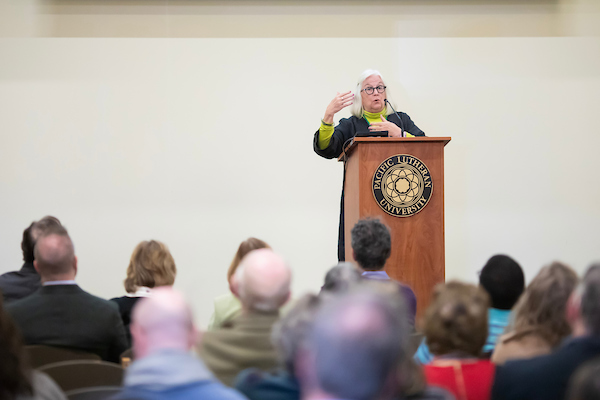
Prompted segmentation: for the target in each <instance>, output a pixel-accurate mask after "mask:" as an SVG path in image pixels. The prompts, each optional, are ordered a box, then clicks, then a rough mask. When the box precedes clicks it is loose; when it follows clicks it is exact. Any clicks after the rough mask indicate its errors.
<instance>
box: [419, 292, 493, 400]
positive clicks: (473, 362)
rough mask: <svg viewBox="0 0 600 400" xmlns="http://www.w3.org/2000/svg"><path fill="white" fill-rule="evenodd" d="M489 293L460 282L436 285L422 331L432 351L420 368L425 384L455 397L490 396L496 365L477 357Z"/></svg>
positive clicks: (478, 399) (482, 399) (461, 399)
mask: <svg viewBox="0 0 600 400" xmlns="http://www.w3.org/2000/svg"><path fill="white" fill-rule="evenodd" d="M489 304H490V298H489V295H488V294H487V293H486V292H485V290H483V289H482V288H481V287H477V286H475V285H468V284H466V283H460V282H449V283H447V284H440V285H438V286H436V288H435V290H434V293H433V300H432V302H431V304H430V305H429V307H428V308H427V310H426V311H425V323H424V327H423V333H424V334H425V337H426V338H427V344H428V345H429V349H430V350H431V352H432V353H433V354H434V356H435V357H434V359H433V361H432V362H431V363H430V364H427V365H425V366H424V367H423V370H424V372H425V377H426V379H427V383H428V384H429V385H431V386H438V387H441V388H443V389H446V390H448V391H449V392H451V393H452V394H453V395H454V397H456V400H487V399H489V398H490V395H491V389H492V383H493V381H494V375H495V372H496V370H495V367H494V364H492V362H491V361H490V360H486V359H480V358H479V355H480V354H481V349H482V348H483V345H484V344H485V341H486V338H487V331H488V308H489Z"/></svg>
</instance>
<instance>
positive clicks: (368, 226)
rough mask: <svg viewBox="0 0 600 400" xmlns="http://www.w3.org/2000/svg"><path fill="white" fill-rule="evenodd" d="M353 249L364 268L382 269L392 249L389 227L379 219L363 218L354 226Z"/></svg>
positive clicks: (358, 261)
mask: <svg viewBox="0 0 600 400" xmlns="http://www.w3.org/2000/svg"><path fill="white" fill-rule="evenodd" d="M352 249H353V250H354V258H355V259H356V262H357V263H358V265H360V267H361V268H362V269H365V270H371V271H376V270H380V269H382V268H383V267H384V266H385V262H386V261H387V259H388V258H389V256H390V253H391V251H392V238H391V236H390V231H389V229H388V228H387V226H385V225H384V224H383V222H381V221H380V220H378V219H371V218H368V219H361V220H360V221H358V222H357V223H356V225H354V227H353V228H352Z"/></svg>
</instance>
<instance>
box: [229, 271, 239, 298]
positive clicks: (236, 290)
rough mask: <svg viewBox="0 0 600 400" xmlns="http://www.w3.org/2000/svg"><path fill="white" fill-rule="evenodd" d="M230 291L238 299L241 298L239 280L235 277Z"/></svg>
mask: <svg viewBox="0 0 600 400" xmlns="http://www.w3.org/2000/svg"><path fill="white" fill-rule="evenodd" d="M229 290H231V293H233V295H234V296H235V297H237V298H238V299H239V298H240V292H239V284H238V281H237V279H235V276H233V277H232V278H231V282H229Z"/></svg>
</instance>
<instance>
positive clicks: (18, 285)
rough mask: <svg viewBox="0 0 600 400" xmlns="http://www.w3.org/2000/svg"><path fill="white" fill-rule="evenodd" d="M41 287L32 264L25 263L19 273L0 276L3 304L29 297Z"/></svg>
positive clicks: (13, 272) (14, 272)
mask: <svg viewBox="0 0 600 400" xmlns="http://www.w3.org/2000/svg"><path fill="white" fill-rule="evenodd" d="M41 286H42V284H41V282H40V276H39V275H38V273H37V272H36V270H35V268H34V267H33V263H25V264H23V266H22V267H21V270H20V271H12V272H7V273H5V274H2V275H1V276H0V290H1V291H2V296H3V298H4V304H5V305H6V304H8V303H10V302H13V301H15V300H19V299H22V298H24V297H27V296H29V295H30V294H32V293H33V292H35V291H36V290H38V289H39V288H40V287H41Z"/></svg>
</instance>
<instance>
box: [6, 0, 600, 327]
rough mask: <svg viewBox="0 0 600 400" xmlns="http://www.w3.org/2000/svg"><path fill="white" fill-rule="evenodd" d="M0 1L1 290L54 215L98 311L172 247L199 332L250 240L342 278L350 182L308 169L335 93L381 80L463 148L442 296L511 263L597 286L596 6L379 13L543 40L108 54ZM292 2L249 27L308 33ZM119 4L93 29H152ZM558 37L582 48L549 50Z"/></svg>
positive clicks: (449, 207)
mask: <svg viewBox="0 0 600 400" xmlns="http://www.w3.org/2000/svg"><path fill="white" fill-rule="evenodd" d="M3 1H4V3H3V4H2V5H1V6H0V9H2V10H4V11H6V10H8V11H9V13H8V14H5V15H11V14H10V13H12V15H13V16H18V17H19V18H21V23H19V24H15V23H14V22H13V25H12V27H11V28H10V29H9V28H6V26H5V31H4V34H3V36H4V38H2V39H0V60H1V62H0V210H2V211H1V212H0V272H5V271H9V270H13V269H16V268H18V267H19V266H20V264H21V261H20V257H21V254H20V248H19V244H20V239H21V233H22V230H23V229H24V228H25V227H26V226H27V225H28V224H29V223H30V222H31V221H32V220H34V219H38V218H40V217H42V216H43V215H46V214H52V215H56V216H57V217H59V218H60V219H61V221H63V223H64V224H65V225H66V226H67V228H68V229H69V230H70V233H71V236H72V237H73V240H74V242H75V246H76V251H77V254H78V256H79V259H80V275H79V278H78V280H79V282H80V284H81V285H82V287H84V288H85V289H87V290H89V291H91V292H92V293H94V294H97V295H99V296H102V297H107V298H108V297H112V296H118V295H121V294H122V292H123V289H122V280H123V279H124V277H125V268H126V266H127V264H128V261H129V256H130V254H131V251H132V250H133V248H134V246H135V245H136V244H137V243H138V242H139V241H140V240H144V239H150V238H154V239H158V240H161V241H164V242H165V243H167V245H168V246H169V247H170V249H171V251H172V253H173V255H174V257H175V261H176V263H177V266H178V269H179V273H178V276H177V282H176V286H177V287H178V288H180V289H182V290H184V291H185V292H186V293H187V294H188V296H189V297H190V299H191V300H192V301H193V303H194V307H195V310H196V313H197V315H198V317H199V321H200V322H201V324H202V325H203V324H205V323H206V322H207V321H208V318H209V316H210V313H211V307H212V305H211V299H212V298H213V297H215V296H216V295H218V294H220V293H222V292H224V291H225V290H226V287H227V286H226V282H225V272H226V268H227V266H228V265H229V262H230V260H231V257H232V256H233V253H234V252H235V249H236V248H237V245H238V244H239V242H240V241H241V240H243V239H245V238H246V237H248V236H257V237H259V238H262V239H264V240H266V241H267V242H269V243H271V244H272V245H273V247H274V248H275V249H276V250H278V251H279V252H281V253H282V254H283V255H284V256H285V257H286V258H287V259H288V260H289V261H290V263H291V265H292V267H293V269H294V274H295V276H294V289H295V291H296V292H297V293H301V292H303V291H306V290H316V289H318V288H319V287H320V284H321V281H322V277H323V274H324V272H325V271H326V269H327V268H328V267H329V266H331V265H333V264H334V263H335V261H336V259H335V257H336V243H337V223H338V207H339V194H340V189H341V178H342V169H341V165H339V164H338V163H336V162H335V161H331V160H324V159H321V158H319V157H318V156H316V155H315V154H314V153H313V151H312V148H311V146H312V134H313V132H314V131H315V130H316V128H317V127H318V123H319V118H321V116H322V114H323V112H324V109H325V106H326V105H327V103H328V102H329V100H330V99H331V98H332V96H333V95H335V92H336V91H342V90H350V89H351V88H352V86H353V83H354V82H355V79H356V77H357V76H358V74H359V73H360V72H361V71H362V70H363V69H365V68H367V67H375V68H378V69H380V70H381V71H382V73H383V74H384V76H385V77H386V79H387V84H388V86H390V87H391V88H392V89H393V90H394V95H395V98H396V101H397V102H398V103H399V104H400V108H401V109H402V110H403V111H405V112H407V113H408V114H409V115H410V116H411V117H412V118H413V120H415V121H416V123H417V124H418V125H419V126H420V127H421V128H422V129H423V130H424V131H425V132H426V133H427V135H428V136H452V138H453V139H452V142H450V143H449V145H448V146H447V147H446V153H445V156H446V162H445V167H446V196H445V200H446V275H447V278H459V279H464V280H468V281H475V279H476V271H478V270H479V269H480V268H481V266H482V265H483V263H484V262H485V261H486V259H487V258H488V257H489V256H491V255H492V254H494V253H498V252H504V253H507V254H510V255H512V256H514V257H515V258H516V259H517V260H518V261H519V262H521V264H522V265H523V267H524V268H525V270H526V275H527V278H528V280H530V279H531V278H532V277H533V275H534V274H535V273H536V271H537V270H538V269H539V267H540V266H541V265H543V264H544V263H547V262H549V261H551V260H553V259H561V260H563V261H566V262H568V263H571V264H572V265H573V266H574V267H575V268H576V269H577V270H578V271H583V270H584V269H585V268H586V266H587V265H588V264H589V262H591V261H593V260H595V259H598V258H600V257H599V254H598V250H597V248H598V246H597V245H596V241H597V239H598V235H597V233H596V232H597V226H600V211H599V210H600V208H599V207H598V206H597V203H598V201H599V200H600V188H599V185H598V178H597V177H596V174H595V172H596V170H598V169H599V168H600V160H599V159H598V157H596V154H595V153H596V149H597V148H600V139H599V137H598V134H597V132H598V122H597V121H598V119H597V105H598V104H600V51H599V50H600V38H599V37H598V36H597V34H596V32H595V31H594V30H593V29H595V28H590V27H591V26H592V24H590V22H589V21H590V5H589V4H590V3H586V2H583V4H579V3H578V4H579V8H577V7H575V5H573V2H553V1H548V2H535V1H532V2H531V3H530V4H529V8H528V10H531V9H533V10H534V11H535V12H537V14H535V13H534V16H532V15H530V14H531V12H530V13H528V12H524V11H523V9H522V8H519V7H517V6H514V5H513V6H511V7H509V8H501V7H500V9H499V11H498V10H497V9H498V7H499V6H497V5H496V4H495V3H494V2H484V3H485V4H484V5H483V6H482V7H483V10H484V11H485V13H483V15H482V16H481V18H480V19H477V18H474V17H473V13H472V12H471V13H469V9H467V10H464V11H465V13H464V14H462V13H461V12H456V8H455V9H453V10H454V11H453V13H450V15H448V14H447V13H445V11H444V10H446V9H447V8H444V7H445V6H442V5H437V3H435V2H431V3H430V4H431V7H432V8H429V9H428V10H429V13H428V14H427V13H425V14H423V13H420V12H419V10H413V11H412V14H411V11H410V7H413V8H414V7H416V6H414V5H413V3H411V2H399V4H400V5H393V4H392V5H390V4H388V3H386V4H387V5H386V7H388V8H390V7H391V9H392V11H393V10H395V9H396V8H398V7H401V8H402V7H403V8H402V9H401V10H400V11H402V13H400V11H398V12H399V14H398V15H397V16H395V17H394V16H392V17H389V15H388V14H389V13H387V12H386V9H385V7H384V8H383V9H381V10H380V11H377V13H381V14H382V15H383V14H385V15H386V18H388V19H389V18H392V20H389V21H388V20H386V21H388V22H389V23H390V24H392V23H394V21H396V23H400V22H401V21H403V20H410V16H411V15H413V16H415V18H416V17H418V16H419V17H420V18H421V20H425V19H426V20H427V21H429V22H428V23H425V25H426V26H433V24H432V23H430V22H431V21H433V20H435V19H436V18H441V19H442V20H443V21H444V24H442V25H443V26H448V27H454V29H455V30H457V29H458V27H459V26H460V24H462V23H465V21H466V23H472V24H475V25H476V23H477V21H480V22H481V21H487V20H490V19H491V18H493V17H494V15H496V16H497V18H498V19H499V20H502V21H505V22H506V18H508V20H509V21H512V20H516V19H522V18H525V19H530V20H532V21H537V22H538V26H539V29H538V30H536V29H534V28H531V27H529V28H528V29H530V30H531V31H532V32H533V33H535V32H538V33H541V34H540V35H535V34H531V35H528V36H532V37H514V35H509V34H502V32H506V30H507V29H504V30H503V31H502V32H501V34H499V35H493V34H489V31H486V32H488V33H487V34H485V35H483V36H482V37H477V35H476V34H475V33H474V34H472V35H471V36H473V37H468V36H469V35H459V36H463V37H456V36H453V35H451V30H448V31H444V32H441V33H439V34H438V35H437V36H436V35H435V34H433V33H435V31H433V30H429V31H423V33H422V34H421V35H413V36H411V35H407V34H396V33H394V31H393V29H392V30H391V31H390V32H392V33H390V34H382V35H381V37H377V38H376V39H373V38H370V37H368V36H369V35H368V34H365V37H358V38H357V37H351V35H348V34H341V35H339V37H335V35H333V34H332V32H326V33H324V34H323V35H322V37H301V35H295V37H283V36H284V35H280V36H282V37H278V36H277V34H273V35H272V36H271V37H269V36H268V35H256V37H253V35H252V34H250V33H251V32H250V31H242V30H240V31H238V32H239V34H238V35H237V36H238V37H227V38H225V37H221V38H219V37H206V36H208V35H200V34H198V35H196V36H197V37H186V38H184V37H167V38H163V37H160V36H161V35H158V34H155V35H150V34H149V35H141V36H150V37H145V38H132V37H131V36H134V35H129V36H130V37H107V36H128V35H126V34H125V33H126V32H125V33H123V32H121V31H118V32H117V33H118V34H115V35H109V34H106V33H102V34H98V35H97V37H93V32H92V31H91V30H90V29H89V25H87V24H84V25H77V24H75V22H76V21H78V20H77V19H76V17H77V13H75V14H76V15H75V16H73V13H74V10H73V9H69V6H68V5H65V4H68V2H66V3H65V2H60V1H55V2H49V3H50V4H54V5H55V8H53V9H52V10H51V12H50V11H48V10H47V9H45V8H44V6H43V2H42V3H37V2H33V1H32V2H29V3H28V6H23V4H24V3H19V4H17V2H13V1H8V0H3ZM25 3H26V2H25ZM74 3H76V2H74ZM140 3H141V4H142V5H143V4H146V5H147V6H148V4H152V3H153V2H147V3H144V2H140ZM271 3H276V2H271ZM297 3H299V4H300V5H298V6H296V8H294V9H293V10H292V11H287V10H288V9H286V8H282V7H281V6H280V7H279V8H278V6H277V4H274V5H270V6H269V7H271V9H266V8H264V7H263V6H260V5H257V6H255V9H254V11H257V10H258V11H260V12H257V13H258V14H260V13H263V15H262V17H261V15H259V16H258V17H261V18H263V17H264V18H266V20H267V22H268V21H269V18H268V16H269V15H270V14H269V10H272V9H274V10H283V11H281V12H280V13H281V14H282V16H281V18H284V19H288V20H290V21H296V22H298V20H300V21H302V20H303V18H304V17H305V16H303V15H304V14H303V12H302V10H308V8H306V9H304V8H302V7H304V5H302V2H297ZM456 3H457V4H458V6H460V7H462V8H460V9H464V8H465V7H466V6H464V5H461V4H462V3H461V4H459V3H460V2H456ZM580 3H581V2H580ZM76 4H77V3H76ZM89 4H92V5H94V4H96V7H100V9H102V10H104V8H102V7H104V6H103V5H102V2H96V3H94V2H81V4H80V5H79V7H83V8H85V7H87V6H88V5H89ZM108 4H109V6H110V7H111V10H112V11H113V13H103V12H96V11H93V10H92V11H90V9H89V8H85V10H87V11H86V13H87V14H86V15H85V18H83V17H82V19H81V20H79V21H95V22H96V24H97V25H98V26H100V25H102V24H100V22H102V21H105V20H106V18H113V19H114V18H116V17H121V18H125V20H127V18H128V17H130V18H132V19H136V18H137V19H141V20H142V21H143V20H144V14H143V13H141V12H136V11H135V10H136V9H135V8H134V11H131V8H127V9H121V11H122V12H121V14H119V7H117V6H116V5H115V4H116V3H114V2H108ZM193 4H195V6H196V8H197V9H198V7H200V8H199V9H202V8H201V7H202V6H205V7H209V6H208V5H205V4H203V2H197V3H193ZM234 6H235V4H234ZM65 7H66V8H67V9H66V11H65V9H64V8H65ZM73 7H75V6H73ZM90 7H91V6H90ZM211 7H213V9H210V10H209V11H211V12H213V13H216V11H215V10H214V7H216V6H211ZM238 7H241V5H238ZM261 7H262V8H261ZM328 7H332V6H331V5H329V6H328ZM339 7H347V8H346V9H347V10H348V12H347V13H346V14H342V17H341V18H342V19H344V18H350V19H352V18H355V15H354V11H356V9H355V8H352V7H350V6H346V5H344V4H342V5H340V6H339ZM407 7H408V8H409V11H407ZM436 7H437V8H436ZM472 7H475V6H472ZM574 7H575V8H574ZM115 9H116V11H115ZM298 9H299V10H300V11H298ZM123 10H129V11H127V12H125V11H123ZM183 10H185V8H183ZM220 10H221V11H222V14H219V15H221V16H220V18H228V17H231V18H232V20H236V19H239V18H241V19H243V20H244V21H245V22H246V23H248V22H249V21H251V20H252V12H251V11H252V9H251V8H250V9H241V10H242V11H240V9H236V8H235V7H230V8H227V7H225V6H223V7H222V8H221V9H220ZM227 10H230V11H227ZM236 10H237V11H236ZM248 10H249V11H248ZM311 10H313V8H311ZM68 11H71V13H69V12H68ZM75 11H76V10H75ZM155 11H156V10H155ZM179 11H181V10H179ZM217 11H218V10H217ZM387 11H389V10H387ZM471 11H472V10H471ZM584 11H585V12H584ZM592 11H594V12H596V11H597V9H593V10H592ZM328 12H329V11H327V10H319V9H317V10H316V11H313V13H314V14H315V15H318V16H319V15H320V16H324V15H328V14H327V13H328ZM115 13H116V14H115ZM319 13H320V14H319ZM377 13H375V14H377ZM192 14H193V15H191V16H188V17H190V18H205V15H203V14H202V13H200V12H195V13H192ZM504 14H506V15H504ZM183 15H186V14H185V13H183ZM240 15H241V16H240ZM423 15H425V16H423ZM583 15H585V17H584V16H583ZM591 15H592V17H593V18H596V20H595V21H596V22H600V18H598V14H597V13H596V14H594V13H592V14H591ZM151 16H153V17H157V16H158V17H161V16H162V17H163V18H165V17H169V18H171V17H173V18H175V17H177V18H182V13H181V12H179V13H177V12H174V11H173V10H163V11H160V10H159V11H156V12H155V14H154V15H151ZM440 16H442V17H440ZM394 18H395V19H394ZM137 19H136V20H137ZM17 20H18V18H17ZM65 20H68V21H69V22H68V23H66V22H65ZM49 21H50V22H51V21H54V22H55V24H54V25H53V24H51V23H50V22H49ZM147 21H151V22H152V21H153V20H147ZM427 21H426V22H427ZM453 21H454V22H453ZM548 21H554V22H556V21H562V22H563V25H562V28H561V29H563V30H566V31H568V32H570V34H569V35H559V36H554V37H546V36H544V35H543V34H545V33H547V31H548V30H549V29H550V28H549V25H550V24H549V23H548ZM565 21H569V24H567V23H566V22H565ZM152 23H153V22H152ZM337 23H338V22H335V23H334V25H335V24H337ZM507 23H508V22H507ZM273 24H274V23H273ZM142 25H143V24H142ZM188 25H189V26H193V24H192V22H191V21H189V22H188ZM149 26H151V27H152V25H151V24H150V25H149ZM157 26H158V25H157ZM565 26H568V28H565ZM593 26H596V25H593ZM50 27H53V28H52V29H51V28H50ZM273 28H274V29H275V30H276V31H277V30H282V29H283V28H282V27H280V26H279V25H273ZM103 29H105V31H106V30H107V28H106V27H104V28H103ZM128 29H129V31H128V32H130V33H131V31H134V32H135V31H138V32H146V31H144V30H143V29H142V28H139V27H137V25H136V26H134V27H129V28H128ZM152 29H154V28H152ZM152 29H149V30H148V31H150V32H151V31H152ZM431 29H433V28H431ZM263 30H266V28H264V27H263ZM581 31H583V34H581ZM40 32H41V33H40ZM57 32H58V33H57ZM60 32H63V33H64V32H69V34H68V35H67V34H63V35H61V34H59V33H60ZM77 32H79V33H81V35H80V36H82V37H78V38H77V37H64V36H77V35H76V33H77ZM103 32H104V31H103ZM427 32H429V33H430V34H426V33H427ZM432 32H433V33H432ZM474 32H476V30H475V31H474ZM234 33H235V31H234ZM60 36H63V37H60ZM152 36H153V37H152ZM232 36H235V35H232ZM292 36H294V35H292ZM307 36H310V35H307ZM408 36H411V37H408ZM415 36H417V37H415ZM418 36H420V37H418ZM494 36H495V37H494ZM533 36H537V37H533ZM341 116H347V112H344V113H341V114H340V117H341Z"/></svg>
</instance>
